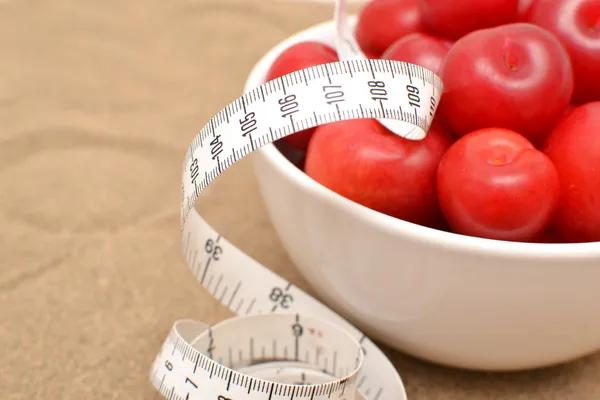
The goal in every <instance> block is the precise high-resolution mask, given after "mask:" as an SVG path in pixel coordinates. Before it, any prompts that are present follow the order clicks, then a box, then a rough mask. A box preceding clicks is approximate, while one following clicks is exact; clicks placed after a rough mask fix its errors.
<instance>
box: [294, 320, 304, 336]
mask: <svg viewBox="0 0 600 400" xmlns="http://www.w3.org/2000/svg"><path fill="white" fill-rule="evenodd" d="M292 332H293V333H294V336H296V337H300V336H302V334H303V333H304V328H303V327H302V325H300V324H299V323H298V322H296V323H294V325H292Z"/></svg>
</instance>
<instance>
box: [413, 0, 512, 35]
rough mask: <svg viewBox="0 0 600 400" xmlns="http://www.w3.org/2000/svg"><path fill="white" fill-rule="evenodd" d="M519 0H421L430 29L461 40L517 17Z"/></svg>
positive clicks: (422, 10) (426, 23) (425, 19)
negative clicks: (463, 37)
mask: <svg viewBox="0 0 600 400" xmlns="http://www.w3.org/2000/svg"><path fill="white" fill-rule="evenodd" d="M518 4H519V0H420V10H421V14H422V16H423V17H422V18H423V23H424V24H425V26H426V27H427V31H428V32H431V33H433V34H435V35H437V36H442V37H446V38H449V39H458V38H460V37H462V36H464V35H466V34H467V33H470V32H473V31H475V30H478V29H483V28H491V27H494V26H499V25H504V24H508V23H512V22H516V20H517V9H518Z"/></svg>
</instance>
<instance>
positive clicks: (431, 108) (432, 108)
mask: <svg viewBox="0 0 600 400" xmlns="http://www.w3.org/2000/svg"><path fill="white" fill-rule="evenodd" d="M435 106H436V101H435V97H433V96H431V100H429V116H430V117H433V114H434V113H435Z"/></svg>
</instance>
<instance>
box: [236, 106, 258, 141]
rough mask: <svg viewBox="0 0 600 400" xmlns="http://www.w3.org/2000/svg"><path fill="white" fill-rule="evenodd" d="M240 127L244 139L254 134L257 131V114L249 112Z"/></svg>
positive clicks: (241, 119) (241, 120)
mask: <svg viewBox="0 0 600 400" xmlns="http://www.w3.org/2000/svg"><path fill="white" fill-rule="evenodd" d="M240 127H241V128H242V136H243V137H246V135H248V134H250V133H251V132H254V131H255V130H256V114H254V113H253V112H249V113H248V114H246V115H245V116H244V118H240Z"/></svg>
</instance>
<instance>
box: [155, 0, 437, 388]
mask: <svg viewBox="0 0 600 400" xmlns="http://www.w3.org/2000/svg"><path fill="white" fill-rule="evenodd" d="M345 3H346V2H345V1H344V0H338V2H337V5H336V20H337V23H338V24H337V28H338V42H337V48H338V53H339V54H340V59H341V61H340V62H337V63H330V64H325V65H319V66H315V67H312V68H307V69H304V70H301V71H296V72H294V73H291V74H288V75H285V76H283V77H281V78H278V79H275V80H272V81H269V82H266V83H264V84H262V85H260V86H259V87H257V88H255V89H252V90H250V91H248V92H247V93H245V94H244V95H243V96H241V97H240V98H238V99H237V100H235V101H233V102H232V103H230V104H229V105H228V106H227V107H225V108H224V109H223V110H221V111H220V112H219V113H217V115H215V116H214V117H213V118H212V119H211V120H210V121H209V122H208V123H207V124H206V125H205V126H204V127H203V128H202V129H201V130H200V131H199V132H198V134H197V135H196V137H195V138H194V140H193V141H192V144H191V145H190V147H189V150H188V152H187V153H186V157H185V160H184V163H183V174H182V188H181V199H180V203H181V204H180V205H181V238H182V250H183V253H184V257H185V261H186V263H187V265H188V267H189V269H190V271H191V272H192V274H193V275H194V276H195V277H196V279H197V280H198V281H199V282H200V284H201V285H202V286H204V288H205V289H206V290H207V291H208V292H209V293H211V294H212V295H213V297H215V298H216V299H217V300H218V301H219V302H220V303H222V304H223V305H225V306H226V307H227V308H228V309H229V310H230V311H232V312H234V313H235V314H237V317H234V318H231V319H227V320H225V321H223V322H220V323H218V324H215V325H213V326H208V325H206V324H203V323H201V322H197V321H190V320H179V321H176V322H175V324H174V325H173V328H172V330H171V332H170V333H169V335H168V337H167V339H166V340H165V342H164V343H163V346H162V348H161V351H160V353H159V354H158V355H157V356H156V358H155V360H154V362H153V365H152V368H151V371H150V380H151V382H152V384H153V385H154V387H155V388H156V389H157V390H158V392H159V393H161V394H162V395H163V396H164V397H166V398H168V399H186V400H199V399H216V400H246V399H251V400H282V399H287V400H293V399H295V398H301V399H311V400H325V399H335V400H337V399H339V400H342V399H343V400H351V399H362V398H368V399H369V400H378V399H386V400H387V399H390V400H405V399H406V393H405V392H404V386H403V384H402V381H401V379H400V377H399V375H398V373H397V371H396V370H395V368H394V366H393V365H392V364H391V362H390V361H389V360H388V359H387V357H386V356H385V355H384V354H383V353H382V352H381V350H380V349H379V348H378V347H377V346H376V345H375V344H374V343H373V342H372V341H371V340H370V339H369V338H368V337H367V336H366V335H365V334H363V333H362V332H360V331H359V330H358V329H356V328H355V327H354V326H352V325H351V324H350V323H348V322H347V321H345V320H344V319H343V318H342V317H340V316H339V315H338V314H336V313H335V312H333V311H332V310H331V309H329V308H328V307H327V306H325V305H323V304H322V303H320V302H318V301H317V300H316V299H314V298H313V297H311V296H309V295H308V294H306V293H305V292H303V291H302V290H300V289H299V288H297V287H296V286H294V285H292V284H291V283H290V282H288V281H286V280H285V279H283V278H281V277H280V276H278V275H277V274H275V273H274V272H272V271H271V270H269V269H268V268H266V267H264V266H263V265H261V264H259V263H258V262H257V261H255V260H253V259H252V258H250V257H249V256H248V255H246V254H245V253H243V252H242V251H240V250H239V249H237V248H236V247H235V246H233V245H232V244H231V243H229V242H228V241H227V240H226V239H225V238H222V237H221V235H219V234H218V233H217V232H216V231H214V230H213V229H212V227H211V226H209V225H208V223H207V222H206V221H205V220H204V219H202V217H201V216H200V214H199V213H198V212H197V211H196V209H195V208H194V202H195V201H196V199H197V198H198V197H199V196H200V194H201V193H202V192H203V191H204V190H205V189H206V188H207V187H208V186H209V184H210V183H211V182H212V181H213V180H214V179H215V178H216V177H217V176H219V175H220V174H222V173H223V172H224V171H226V170H227V169H228V168H229V167H230V166H231V165H233V164H234V163H235V162H237V161H238V160H240V159H241V158H243V157H245V156H246V155H248V154H249V153H251V152H253V151H255V150H257V149H259V148H261V147H263V146H265V145H266V144H269V143H272V142H274V141H276V140H278V139H281V138H283V137H285V136H287V135H291V134H293V133H296V132H298V131H301V130H304V129H307V128H311V127H314V126H318V125H323V124H327V123H332V122H337V121H343V120H351V119H359V118H375V119H378V121H380V122H381V123H382V124H384V126H386V127H388V129H390V130H392V131H393V132H394V133H396V134H398V135H400V136H403V137H406V138H409V139H419V138H423V137H424V136H425V135H426V132H427V131H428V129H429V127H430V125H431V122H432V119H433V117H434V114H435V111H436V106H437V104H438V103H439V97H440V95H441V93H442V89H443V87H442V82H441V81H440V80H439V78H438V77H437V76H436V75H435V74H433V72H431V71H428V70H426V69H424V68H422V67H419V66H416V65H412V64H407V63H402V62H397V61H389V60H367V59H365V58H364V55H362V53H361V52H360V49H359V48H358V45H357V44H356V43H355V41H354V38H353V36H352V35H351V33H350V32H349V30H348V28H347V23H346V21H345ZM213 283H214V285H213ZM224 360H226V362H225V363H224Z"/></svg>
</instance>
